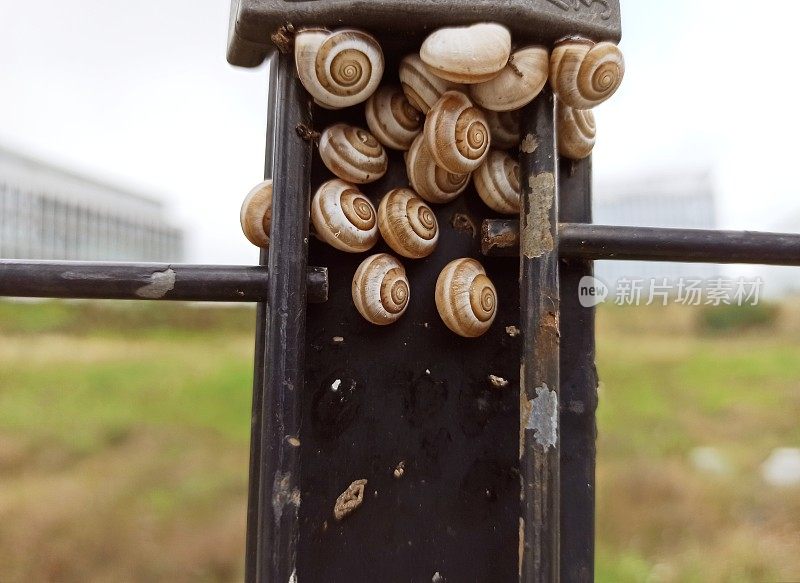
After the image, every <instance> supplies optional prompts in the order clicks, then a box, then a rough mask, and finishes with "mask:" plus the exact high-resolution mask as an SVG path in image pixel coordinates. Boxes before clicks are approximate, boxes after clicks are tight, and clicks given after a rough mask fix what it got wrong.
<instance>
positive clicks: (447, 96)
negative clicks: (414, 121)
mask: <svg viewBox="0 0 800 583" xmlns="http://www.w3.org/2000/svg"><path fill="white" fill-rule="evenodd" d="M423 134H424V135H425V141H426V143H427V145H428V150H429V151H430V152H431V154H432V155H433V158H434V160H436V164H438V165H439V166H441V167H442V168H444V169H445V170H447V171H448V172H451V173H453V174H469V173H470V172H472V171H474V170H475V169H477V168H478V166H480V165H481V164H482V163H483V161H484V159H485V158H486V155H487V154H488V153H489V145H490V143H491V136H490V135H489V126H488V125H487V122H486V116H485V115H484V114H483V112H482V111H481V110H480V109H478V108H477V107H474V106H473V105H472V102H471V101H470V100H469V97H467V96H466V95H464V94H463V93H460V92H458V91H447V92H446V93H444V94H443V95H442V96H441V98H439V101H437V102H436V105H434V106H433V108H432V109H431V111H430V113H429V114H428V117H427V119H426V120H425V129H424V130H423Z"/></svg>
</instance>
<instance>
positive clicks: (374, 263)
mask: <svg viewBox="0 0 800 583" xmlns="http://www.w3.org/2000/svg"><path fill="white" fill-rule="evenodd" d="M352 294H353V303H354V304H355V306H356V309H357V310H358V313H359V314H361V315H362V316H364V319H365V320H367V321H368V322H371V323H372V324H376V325H378V326H387V325H389V324H392V323H394V322H396V321H397V320H399V319H400V316H402V315H403V313H404V312H405V311H406V308H407V307H408V302H409V300H410V296H411V290H410V288H409V285H408V278H407V277H406V270H405V269H404V268H403V265H402V264H401V263H400V262H399V261H398V260H397V259H395V258H394V257H392V256H391V255H387V254H386V253H379V254H377V255H372V256H370V257H367V258H366V259H365V260H364V261H363V262H362V263H361V265H359V266H358V269H357V270H356V274H355V276H353V286H352Z"/></svg>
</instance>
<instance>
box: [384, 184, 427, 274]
mask: <svg viewBox="0 0 800 583" xmlns="http://www.w3.org/2000/svg"><path fill="white" fill-rule="evenodd" d="M378 229H379V230H380V232H381V236H383V240H384V241H386V244H387V245H389V247H391V248H392V250H394V251H395V253H397V254H399V255H402V256H403V257H408V258H409V259H421V258H423V257H427V256H428V255H430V254H431V253H433V250H434V249H436V243H438V241H439V224H438V223H437V221H436V215H435V214H434V213H433V211H432V210H431V207H429V206H428V205H427V204H425V203H424V202H423V200H422V199H421V198H420V197H418V196H417V194H416V193H415V192H414V191H413V190H411V189H410V188H395V189H394V190H392V191H390V192H389V193H388V194H387V195H386V196H384V197H383V200H381V204H380V206H378Z"/></svg>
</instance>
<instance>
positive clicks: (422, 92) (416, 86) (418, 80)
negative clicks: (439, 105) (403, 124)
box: [400, 55, 465, 115]
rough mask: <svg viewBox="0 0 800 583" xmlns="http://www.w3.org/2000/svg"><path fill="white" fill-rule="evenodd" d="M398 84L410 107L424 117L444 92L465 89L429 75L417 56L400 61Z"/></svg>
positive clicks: (431, 74)
mask: <svg viewBox="0 0 800 583" xmlns="http://www.w3.org/2000/svg"><path fill="white" fill-rule="evenodd" d="M400 84H401V86H402V87H403V93H405V95H406V98H407V99H408V102H409V103H410V104H411V106H412V107H415V108H416V109H418V110H420V111H421V112H422V113H424V114H425V115H428V112H429V111H430V110H431V107H433V104H434V103H436V102H437V101H439V98H440V97H441V96H442V93H444V92H445V91H450V90H456V91H458V90H462V91H463V90H464V89H465V88H464V86H463V85H462V84H460V83H453V82H452V81H446V80H445V79H442V78H441V77H437V76H436V75H434V74H433V73H431V72H430V71H429V70H428V68H427V67H426V66H425V63H423V62H422V59H420V58H419V55H408V56H406V57H405V58H404V59H403V60H402V61H400Z"/></svg>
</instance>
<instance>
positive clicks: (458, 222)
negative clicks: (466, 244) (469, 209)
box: [450, 213, 478, 237]
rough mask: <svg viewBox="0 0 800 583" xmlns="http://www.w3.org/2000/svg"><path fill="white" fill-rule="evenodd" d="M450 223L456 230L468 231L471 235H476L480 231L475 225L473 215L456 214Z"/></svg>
mask: <svg viewBox="0 0 800 583" xmlns="http://www.w3.org/2000/svg"><path fill="white" fill-rule="evenodd" d="M450 224H451V225H452V226H453V228H454V229H455V230H456V231H459V232H461V233H468V234H469V235H470V237H475V235H476V234H477V232H478V228H477V227H476V226H475V221H473V220H472V217H470V216H469V215H466V214H464V213H456V214H454V215H453V219H452V220H451V221H450Z"/></svg>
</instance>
